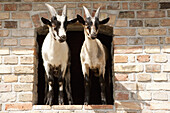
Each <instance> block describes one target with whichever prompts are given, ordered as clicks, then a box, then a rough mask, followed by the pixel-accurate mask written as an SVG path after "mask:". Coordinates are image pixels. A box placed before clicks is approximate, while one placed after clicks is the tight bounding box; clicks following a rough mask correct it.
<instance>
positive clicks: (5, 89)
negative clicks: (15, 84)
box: [0, 83, 12, 92]
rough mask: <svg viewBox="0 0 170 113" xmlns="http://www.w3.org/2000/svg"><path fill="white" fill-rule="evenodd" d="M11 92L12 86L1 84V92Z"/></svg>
mask: <svg viewBox="0 0 170 113" xmlns="http://www.w3.org/2000/svg"><path fill="white" fill-rule="evenodd" d="M11 90H12V87H11V84H2V83H1V84H0V92H10V91H11Z"/></svg>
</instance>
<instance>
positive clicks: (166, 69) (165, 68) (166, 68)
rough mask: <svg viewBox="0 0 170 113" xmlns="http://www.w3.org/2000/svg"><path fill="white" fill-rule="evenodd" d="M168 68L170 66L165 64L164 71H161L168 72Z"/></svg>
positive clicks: (169, 69) (169, 70)
mask: <svg viewBox="0 0 170 113" xmlns="http://www.w3.org/2000/svg"><path fill="white" fill-rule="evenodd" d="M169 67H170V64H168V63H167V64H164V69H163V71H164V72H170V68H169Z"/></svg>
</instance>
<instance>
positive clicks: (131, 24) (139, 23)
mask: <svg viewBox="0 0 170 113" xmlns="http://www.w3.org/2000/svg"><path fill="white" fill-rule="evenodd" d="M129 27H143V21H142V20H130V21H129Z"/></svg>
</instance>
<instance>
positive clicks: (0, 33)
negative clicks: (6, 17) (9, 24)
mask: <svg viewBox="0 0 170 113" xmlns="http://www.w3.org/2000/svg"><path fill="white" fill-rule="evenodd" d="M8 35H9V30H0V37H7V36H8Z"/></svg>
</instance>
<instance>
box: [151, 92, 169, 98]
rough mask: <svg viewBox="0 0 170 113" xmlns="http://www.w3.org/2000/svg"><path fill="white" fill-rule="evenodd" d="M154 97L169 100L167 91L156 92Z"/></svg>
mask: <svg viewBox="0 0 170 113" xmlns="http://www.w3.org/2000/svg"><path fill="white" fill-rule="evenodd" d="M153 99H154V100H168V94H167V93H166V92H154V93H153Z"/></svg>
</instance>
